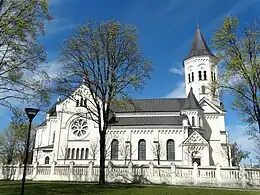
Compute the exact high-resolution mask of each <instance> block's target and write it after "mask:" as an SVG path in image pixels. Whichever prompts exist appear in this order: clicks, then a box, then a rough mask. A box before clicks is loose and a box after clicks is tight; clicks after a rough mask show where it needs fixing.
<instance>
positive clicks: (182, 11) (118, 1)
mask: <svg viewBox="0 0 260 195" xmlns="http://www.w3.org/2000/svg"><path fill="white" fill-rule="evenodd" d="M49 2H50V12H51V14H52V15H53V17H54V20H53V21H52V22H51V23H50V24H46V36H45V37H42V38H41V39H40V40H41V42H42V44H43V45H44V47H45V49H46V51H47V53H48V66H49V72H50V73H51V74H56V73H57V71H58V67H59V64H58V63H57V57H58V55H59V54H58V53H59V52H58V50H59V45H62V44H63V43H64V40H65V39H67V38H68V37H69V36H70V35H71V34H72V33H73V32H74V31H75V29H76V28H77V25H79V24H82V23H84V22H87V21H88V20H97V21H102V20H108V19H116V20H119V21H120V22H121V23H127V24H134V25H136V27H137V29H138V37H139V42H140V47H141V51H142V53H143V55H144V56H147V57H150V58H151V60H152V63H153V68H154V71H153V73H152V78H151V79H150V80H149V81H147V84H146V86H145V88H144V90H143V91H142V93H135V94H133V96H134V97H135V98H160V97H184V76H183V75H182V60H183V59H184V57H185V56H186V55H187V53H188V51H189V49H190V46H191V41H192V38H193V36H194V33H195V30H196V25H197V23H199V26H200V29H201V31H202V33H203V35H204V37H205V39H206V40H207V42H208V44H209V46H211V38H212V34H213V32H214V31H215V29H216V28H217V27H219V26H220V24H221V21H222V19H223V18H224V17H225V16H227V15H232V16H238V18H239V21H240V23H241V25H243V24H245V23H246V22H248V21H251V20H253V19H256V18H258V17H259V14H258V13H259V7H260V0H225V1H224V0H131V1H122V0H110V1H106V0H94V1H93V0H92V1H90V0H49ZM213 51H214V50H213ZM231 100H232V97H230V95H228V94H227V95H226V96H225V97H224V100H223V101H224V104H225V107H226V110H227V111H228V112H227V117H226V127H227V129H228V130H229V133H230V137H231V140H236V141H238V142H239V143H240V144H241V146H242V147H243V148H244V149H246V150H251V149H252V143H251V141H250V140H248V139H247V136H246V134H245V125H243V124H242V123H241V122H240V121H239V118H238V116H236V114H235V113H234V112H233V111H232V109H231V103H232V101H231ZM10 116H11V115H10V112H9V111H8V110H6V109H4V108H1V107H0V118H1V122H0V131H1V130H3V129H4V128H6V127H7V126H8V122H9V119H10ZM42 119H43V114H42V115H40V116H38V118H37V120H36V122H39V121H40V120H42ZM252 157H253V155H252Z"/></svg>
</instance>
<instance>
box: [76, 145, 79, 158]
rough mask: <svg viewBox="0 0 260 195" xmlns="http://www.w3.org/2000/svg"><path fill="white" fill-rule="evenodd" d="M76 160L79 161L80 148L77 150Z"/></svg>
mask: <svg viewBox="0 0 260 195" xmlns="http://www.w3.org/2000/svg"><path fill="white" fill-rule="evenodd" d="M76 159H79V148H77V151H76Z"/></svg>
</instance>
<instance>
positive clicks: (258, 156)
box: [253, 134, 260, 165]
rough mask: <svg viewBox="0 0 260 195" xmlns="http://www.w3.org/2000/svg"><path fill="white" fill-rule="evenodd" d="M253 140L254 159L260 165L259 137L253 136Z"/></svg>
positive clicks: (257, 135)
mask: <svg viewBox="0 0 260 195" xmlns="http://www.w3.org/2000/svg"><path fill="white" fill-rule="evenodd" d="M253 139H254V152H255V158H256V160H258V163H259V165H260V135H259V134H255V135H254V137H253Z"/></svg>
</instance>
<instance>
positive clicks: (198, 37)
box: [185, 24, 214, 59]
mask: <svg viewBox="0 0 260 195" xmlns="http://www.w3.org/2000/svg"><path fill="white" fill-rule="evenodd" d="M205 55H209V56H214V55H213V53H212V52H211V51H210V49H209V46H208V45H207V43H206V41H205V39H204V37H203V35H202V33H201V32H200V28H199V25H198V24H197V29H196V33H195V36H194V39H193V41H192V45H191V49H190V51H189V54H188V56H187V57H186V58H185V59H188V58H191V57H194V56H205Z"/></svg>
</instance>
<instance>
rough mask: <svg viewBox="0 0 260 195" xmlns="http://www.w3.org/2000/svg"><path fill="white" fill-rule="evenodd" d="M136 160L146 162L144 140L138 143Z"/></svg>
mask: <svg viewBox="0 0 260 195" xmlns="http://www.w3.org/2000/svg"><path fill="white" fill-rule="evenodd" d="M138 160H146V141H145V140H144V139H141V140H139V142H138Z"/></svg>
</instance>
